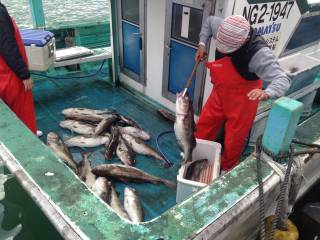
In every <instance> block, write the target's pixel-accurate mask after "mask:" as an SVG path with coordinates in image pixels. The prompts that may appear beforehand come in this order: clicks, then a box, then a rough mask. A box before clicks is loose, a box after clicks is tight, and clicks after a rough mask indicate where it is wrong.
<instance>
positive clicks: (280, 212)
mask: <svg viewBox="0 0 320 240" xmlns="http://www.w3.org/2000/svg"><path fill="white" fill-rule="evenodd" d="M292 143H295V144H300V145H304V146H308V147H311V148H312V149H302V150H301V151H294V149H293V146H292V144H291V145H290V150H289V152H285V153H280V154H273V153H272V152H270V151H268V150H267V149H265V148H264V147H263V144H262V136H260V137H259V138H258V139H257V143H256V155H257V178H258V183H259V203H260V209H259V223H260V239H261V240H264V239H265V222H264V219H265V202H264V191H263V182H262V172H261V153H262V151H263V152H264V153H266V154H267V155H268V156H269V157H271V158H272V159H273V160H274V161H277V162H279V161H280V160H282V159H287V158H289V161H288V167H287V169H286V173H285V177H284V180H283V182H282V183H281V186H280V195H279V200H278V202H277V207H276V212H275V217H274V219H273V221H272V226H271V231H270V235H269V240H272V239H273V238H274V234H275V231H276V229H280V230H286V222H287V213H286V209H285V207H284V204H285V198H286V193H287V191H288V184H289V179H290V173H291V169H292V166H293V162H294V157H295V156H300V155H305V154H315V153H320V145H318V144H312V143H306V142H302V141H299V140H297V139H294V140H293V141H292Z"/></svg>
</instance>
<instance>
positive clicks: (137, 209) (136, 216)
mask: <svg viewBox="0 0 320 240" xmlns="http://www.w3.org/2000/svg"><path fill="white" fill-rule="evenodd" d="M124 209H125V210H126V211H127V213H128V215H129V217H130V219H131V221H132V222H134V223H139V222H143V210H142V207H141V204H140V200H139V197H138V196H137V194H136V191H135V190H134V189H132V188H129V187H126V188H125V189H124Z"/></svg>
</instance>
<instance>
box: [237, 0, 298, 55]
mask: <svg viewBox="0 0 320 240" xmlns="http://www.w3.org/2000/svg"><path fill="white" fill-rule="evenodd" d="M233 14H237V15H242V16H244V17H245V18H246V19H247V20H248V21H249V22H250V24H251V25H252V27H253V28H255V29H256V31H257V33H258V34H260V35H262V36H263V37H264V38H265V40H266V41H267V43H268V45H269V46H270V48H271V49H272V50H273V51H274V53H275V55H276V56H279V55H280V54H281V52H282V51H283V50H284V47H285V45H286V44H287V42H288V41H289V39H290V37H291V35H292V33H293V31H294V30H295V27H296V25H297V24H298V23H299V21H300V18H301V13H300V10H299V7H298V5H297V3H296V1H293V0H287V1H277V2H270V1H265V2H264V3H257V4H254V3H252V4H249V3H248V1H247V0H236V2H235V7H234V13H233Z"/></svg>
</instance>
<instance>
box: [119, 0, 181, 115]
mask: <svg viewBox="0 0 320 240" xmlns="http://www.w3.org/2000/svg"><path fill="white" fill-rule="evenodd" d="M146 4H147V5H146V9H147V11H146V34H147V39H146V83H147V84H146V86H143V85H141V84H139V83H137V82H135V81H134V80H132V79H130V78H129V77H128V76H126V75H125V74H123V73H120V80H121V81H122V82H123V83H125V84H126V85H128V86H130V87H132V88H133V89H135V90H137V91H139V92H142V93H143V94H145V95H146V96H147V97H149V98H151V99H152V100H154V101H156V102H158V103H160V104H162V105H164V106H165V107H167V108H169V109H170V110H172V111H175V104H174V103H173V102H171V101H169V100H168V99H166V98H164V97H162V81H163V51H164V35H165V16H166V1H165V0H161V1H159V0H148V1H147V2H146Z"/></svg>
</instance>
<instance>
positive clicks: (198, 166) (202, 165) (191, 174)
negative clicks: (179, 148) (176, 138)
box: [185, 159, 209, 182]
mask: <svg viewBox="0 0 320 240" xmlns="http://www.w3.org/2000/svg"><path fill="white" fill-rule="evenodd" d="M208 164H209V161H208V159H201V160H197V161H193V162H192V163H191V164H190V165H189V167H188V169H187V172H186V175H185V178H186V179H189V180H192V181H196V182H200V177H201V174H202V172H204V171H205V170H206V169H207V167H208Z"/></svg>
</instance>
